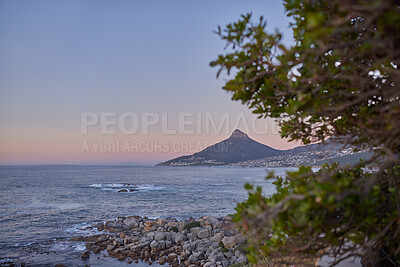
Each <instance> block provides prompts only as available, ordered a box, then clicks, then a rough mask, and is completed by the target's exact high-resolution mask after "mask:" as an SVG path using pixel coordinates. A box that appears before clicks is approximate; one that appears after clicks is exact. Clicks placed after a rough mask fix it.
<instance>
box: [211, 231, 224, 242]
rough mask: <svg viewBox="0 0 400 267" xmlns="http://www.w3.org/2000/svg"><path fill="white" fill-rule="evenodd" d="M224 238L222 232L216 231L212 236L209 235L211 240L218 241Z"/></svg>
mask: <svg viewBox="0 0 400 267" xmlns="http://www.w3.org/2000/svg"><path fill="white" fill-rule="evenodd" d="M223 238H224V234H222V233H216V234H215V235H214V236H213V237H211V240H212V241H213V242H217V243H218V242H220V241H222V239H223Z"/></svg>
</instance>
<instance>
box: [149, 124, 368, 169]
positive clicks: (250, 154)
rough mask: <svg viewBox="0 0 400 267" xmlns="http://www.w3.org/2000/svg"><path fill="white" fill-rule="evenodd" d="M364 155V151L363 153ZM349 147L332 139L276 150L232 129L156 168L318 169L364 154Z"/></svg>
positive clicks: (350, 160)
mask: <svg viewBox="0 0 400 267" xmlns="http://www.w3.org/2000/svg"><path fill="white" fill-rule="evenodd" d="M365 153H367V152H365ZM353 154H354V153H353V150H352V149H351V148H344V147H343V146H342V145H341V144H339V143H337V142H334V141H332V140H327V141H325V142H324V143H318V144H312V145H308V146H299V147H295V148H293V149H288V150H278V149H274V148H272V147H269V146H267V145H264V144H261V143H259V142H257V141H255V140H253V139H251V138H250V137H248V136H247V134H245V133H243V132H242V131H240V130H238V129H236V130H234V131H233V133H232V135H231V136H230V137H229V138H228V139H226V140H223V141H221V142H219V143H216V144H215V145H212V146H209V147H207V148H206V149H204V150H202V151H200V152H198V153H195V154H193V155H188V156H182V157H178V158H175V159H171V160H168V161H165V162H162V163H159V164H157V166H213V165H229V166H250V167H293V166H299V165H312V166H319V165H322V164H323V163H325V162H332V161H333V160H334V159H337V160H339V161H341V162H342V164H344V163H345V162H346V161H347V162H349V164H351V163H350V162H354V161H357V162H358V161H359V159H360V158H364V156H365V157H366V156H368V155H367V154H360V153H358V154H354V155H353Z"/></svg>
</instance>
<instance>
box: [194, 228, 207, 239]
mask: <svg viewBox="0 0 400 267" xmlns="http://www.w3.org/2000/svg"><path fill="white" fill-rule="evenodd" d="M209 236H210V232H209V230H208V229H203V230H200V231H199V232H198V233H197V237H198V238H200V239H203V238H207V237H209Z"/></svg>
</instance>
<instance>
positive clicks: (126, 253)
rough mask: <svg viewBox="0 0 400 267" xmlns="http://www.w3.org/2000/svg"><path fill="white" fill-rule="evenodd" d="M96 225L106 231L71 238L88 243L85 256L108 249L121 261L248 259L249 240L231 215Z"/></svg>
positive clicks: (211, 264)
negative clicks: (237, 228) (234, 224)
mask: <svg viewBox="0 0 400 267" xmlns="http://www.w3.org/2000/svg"><path fill="white" fill-rule="evenodd" d="M92 227H93V228H97V230H99V231H102V233H101V234H99V235H95V236H89V237H87V236H86V237H84V236H78V237H74V238H71V239H70V241H85V242H87V243H86V250H85V251H83V252H82V258H88V257H90V255H91V253H94V254H100V253H101V252H102V251H105V250H106V251H107V253H108V255H109V256H111V257H114V258H117V259H118V260H121V261H124V260H126V261H127V262H128V263H133V262H138V261H145V262H147V263H148V264H149V265H151V264H152V263H153V262H156V263H158V264H161V265H163V264H167V265H169V266H186V267H194V266H204V267H226V266H230V265H233V264H241V263H245V262H247V258H246V255H245V251H244V248H245V245H246V240H245V238H244V237H243V236H242V235H241V234H240V233H238V232H237V230H235V229H234V227H233V224H232V222H231V220H230V217H225V218H214V217H209V216H204V217H201V218H199V219H197V220H195V219H190V220H185V221H178V220H176V219H173V218H166V219H164V218H158V219H149V218H146V217H144V218H142V217H139V216H130V217H118V218H117V219H115V220H114V221H107V222H105V223H99V224H96V225H94V226H92Z"/></svg>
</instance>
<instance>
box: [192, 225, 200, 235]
mask: <svg viewBox="0 0 400 267" xmlns="http://www.w3.org/2000/svg"><path fill="white" fill-rule="evenodd" d="M201 230H202V228H201V227H192V228H190V232H191V233H192V234H194V235H196V236H197V235H198V233H199V232H200V231H201Z"/></svg>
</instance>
